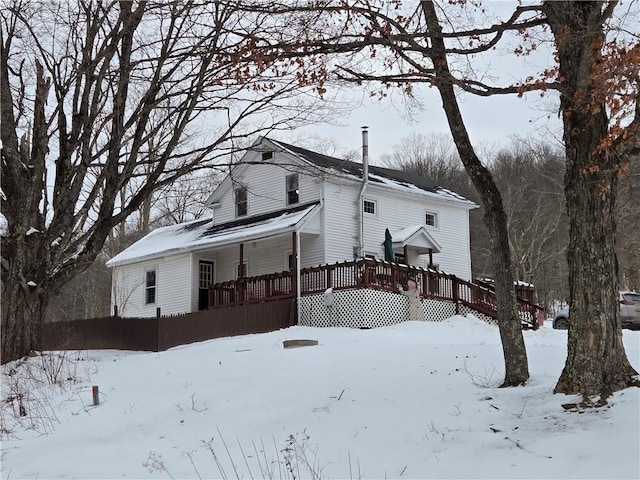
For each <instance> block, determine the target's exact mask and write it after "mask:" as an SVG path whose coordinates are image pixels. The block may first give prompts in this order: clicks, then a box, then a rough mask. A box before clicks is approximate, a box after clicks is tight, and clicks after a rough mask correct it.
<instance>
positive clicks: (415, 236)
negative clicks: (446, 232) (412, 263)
mask: <svg viewBox="0 0 640 480" xmlns="http://www.w3.org/2000/svg"><path fill="white" fill-rule="evenodd" d="M391 241H392V244H393V247H394V248H402V247H404V246H409V247H412V248H413V249H414V250H416V251H417V252H418V253H429V250H432V252H433V253H440V252H441V251H442V247H441V246H440V244H439V243H438V242H437V241H436V239H435V238H433V237H432V236H431V234H430V233H429V232H428V230H427V228H426V227H425V226H424V225H411V226H408V227H406V228H403V229H402V230H400V231H398V232H394V233H392V234H391Z"/></svg>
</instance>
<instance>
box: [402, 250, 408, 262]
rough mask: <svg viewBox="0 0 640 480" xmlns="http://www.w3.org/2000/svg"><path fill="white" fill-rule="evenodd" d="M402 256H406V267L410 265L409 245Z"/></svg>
mask: <svg viewBox="0 0 640 480" xmlns="http://www.w3.org/2000/svg"><path fill="white" fill-rule="evenodd" d="M402 254H403V255H404V263H405V265H409V247H408V246H407V245H405V246H404V247H403V248H402Z"/></svg>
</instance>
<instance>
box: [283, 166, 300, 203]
mask: <svg viewBox="0 0 640 480" xmlns="http://www.w3.org/2000/svg"><path fill="white" fill-rule="evenodd" d="M286 184H287V205H294V204H296V203H298V202H299V201H300V177H299V175H298V174H297V173H292V174H291V175H287V177H286Z"/></svg>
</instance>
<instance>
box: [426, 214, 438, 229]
mask: <svg viewBox="0 0 640 480" xmlns="http://www.w3.org/2000/svg"><path fill="white" fill-rule="evenodd" d="M424 223H425V225H427V227H434V228H438V214H437V213H434V212H427V213H426V214H425V216H424Z"/></svg>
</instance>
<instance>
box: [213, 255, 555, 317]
mask: <svg viewBox="0 0 640 480" xmlns="http://www.w3.org/2000/svg"><path fill="white" fill-rule="evenodd" d="M329 288H332V289H334V290H345V289H355V288H372V289H380V290H385V291H390V292H396V293H400V291H401V290H407V289H409V288H415V289H416V290H417V291H418V292H419V294H420V296H421V297H422V298H431V299H436V300H449V301H453V302H454V303H455V304H456V305H459V304H461V305H466V306H468V307H470V308H473V309H474V310H476V311H478V312H480V313H483V314H485V315H488V316H489V317H491V318H494V319H495V318H497V312H496V297H495V292H494V290H493V289H492V288H491V285H490V284H487V283H482V284H478V283H473V282H468V281H466V280H462V279H460V278H458V277H456V276H455V275H449V274H446V273H443V272H438V271H436V270H431V269H422V268H417V267H409V266H407V265H400V264H396V263H390V262H384V261H381V260H375V259H359V260H355V261H351V262H343V263H335V264H332V265H321V266H318V267H310V268H304V269H302V270H301V272H300V291H301V295H310V294H315V293H321V292H324V291H326V290H327V289H329ZM296 291H297V286H296V275H295V273H294V272H280V273H274V274H269V275H262V276H258V277H246V278H241V279H238V280H233V281H228V282H222V283H217V284H215V285H213V286H212V287H211V289H210V291H209V308H221V307H226V306H230V305H242V304H247V303H255V302H264V301H266V300H271V299H279V298H291V297H295V295H296ZM516 295H517V297H518V309H519V311H520V312H521V313H522V314H524V315H522V317H523V321H524V323H526V324H529V326H530V327H532V328H536V327H537V324H536V322H535V319H536V317H537V313H538V312H539V311H542V310H543V309H542V307H540V306H539V305H536V304H535V302H534V299H535V289H534V288H533V287H532V286H529V285H518V286H517V287H516Z"/></svg>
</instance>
